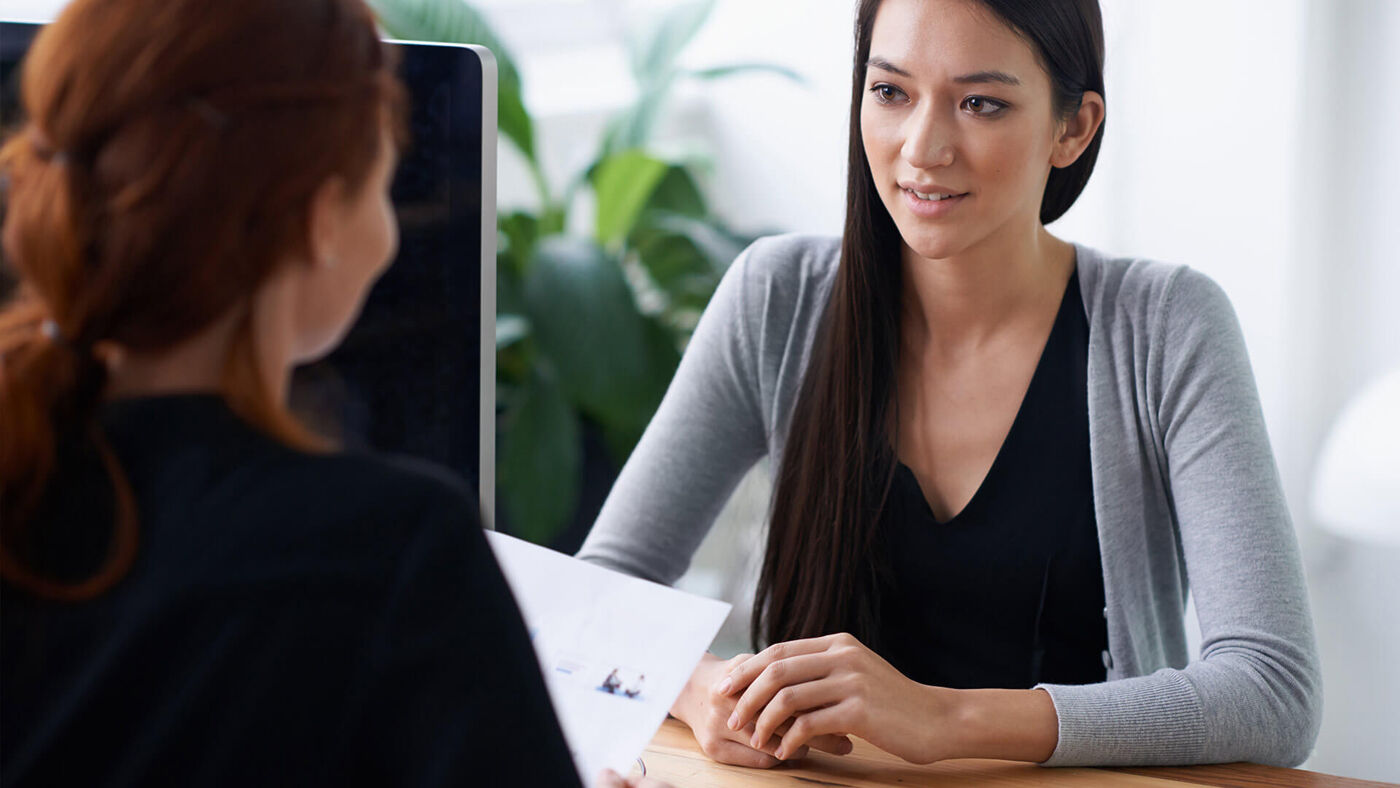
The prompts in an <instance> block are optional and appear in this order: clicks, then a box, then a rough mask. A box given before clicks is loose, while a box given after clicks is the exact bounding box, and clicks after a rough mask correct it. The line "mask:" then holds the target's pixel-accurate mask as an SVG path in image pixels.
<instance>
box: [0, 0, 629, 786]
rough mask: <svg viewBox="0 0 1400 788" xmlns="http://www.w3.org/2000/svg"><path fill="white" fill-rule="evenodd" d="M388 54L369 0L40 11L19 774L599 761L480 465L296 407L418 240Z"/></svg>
mask: <svg viewBox="0 0 1400 788" xmlns="http://www.w3.org/2000/svg"><path fill="white" fill-rule="evenodd" d="M389 54H390V52H389V50H387V49H386V48H385V47H384V46H383V45H382V44H381V43H380V41H379V40H378V37H377V35H376V32H375V28H374V22H373V19H372V17H371V15H370V13H369V11H368V9H367V8H366V7H365V5H364V3H363V2H361V0H236V1H235V2H215V3H209V2H205V1H204V0H74V2H73V3H72V4H71V5H69V6H68V7H67V8H66V9H65V10H64V12H63V14H62V16H61V17H60V18H59V19H58V20H57V21H56V22H54V23H53V24H52V25H49V26H48V27H46V28H45V29H44V30H43V31H42V32H41V33H40V34H39V36H38V38H37V39H36V40H35V42H34V44H33V47H32V48H31V50H30V53H29V55H28V57H27V59H26V61H25V63H24V65H23V72H22V85H21V96H22V104H23V107H24V112H25V116H26V120H25V122H24V123H23V124H22V125H20V126H19V127H18V128H17V129H16V130H15V132H14V134H13V136H12V137H11V138H10V139H9V141H8V142H7V143H6V144H5V145H4V147H3V149H0V177H3V179H4V182H5V184H6V187H5V188H6V192H5V195H4V198H5V208H6V213H5V222H4V234H3V240H4V261H5V263H6V264H7V265H8V266H10V267H11V268H12V269H13V271H14V273H15V274H17V275H18V282H19V285H18V291H17V293H16V294H15V295H14V297H13V298H12V299H11V300H10V302H9V303H7V304H6V305H5V306H4V308H3V310H0V579H3V586H0V598H2V599H3V608H4V613H3V617H2V618H0V627H2V628H3V631H2V632H0V635H3V636H2V637H0V665H3V669H0V697H3V706H2V707H0V741H3V745H0V746H3V748H4V756H3V762H0V784H3V785H5V786H12V785H13V786H21V785H43V786H51V785H156V784H158V785H165V784H173V785H224V784H227V785H358V784H372V785H477V784H481V785H571V784H572V785H577V784H578V776H577V774H576V772H575V767H574V765H573V763H572V761H571V759H570V755H569V751H568V748H567V746H566V745H565V742H564V739H563V736H562V733H561V732H560V729H559V725H558V722H557V720H556V719H555V717H554V713H553V710H552V708H551V707H550V704H549V698H548V696H547V694H546V691H545V687H544V683H543V680H542V678H541V676H540V673H539V668H538V663H537V661H536V659H535V656H534V653H533V651H532V649H531V646H530V643H529V639H528V636H527V634H526V632H525V628H524V625H523V623H522V621H521V619H520V614H519V611H518V610H517V609H516V608H515V605H514V600H513V599H512V597H511V595H510V592H509V590H508V588H507V586H506V584H505V581H504V579H503V578H502V576H501V573H500V570H499V569H498V568H497V566H496V564H495V562H494V561H493V560H492V557H491V552H490V550H489V548H488V547H487V544H486V541H485V539H484V538H483V537H482V534H481V532H480V527H479V524H478V518H477V516H476V513H475V507H476V504H475V501H474V500H473V498H472V496H471V493H470V491H469V490H467V489H465V488H464V487H463V486H462V485H461V484H460V483H459V482H458V481H456V480H455V479H453V478H451V477H450V476H448V475H447V474H445V473H443V472H441V471H438V470H436V469H434V468H431V467H426V466H422V465H417V464H412V463H407V462H404V461H401V460H389V459H384V458H378V457H374V456H355V455H351V454H347V453H343V452H338V451H334V450H332V449H331V448H330V447H328V446H326V445H325V442H324V441H321V440H318V439H317V438H315V437H314V436H313V435H311V434H310V433H308V432H307V431H306V430H304V429H302V428H301V427H300V426H299V425H298V424H297V423H296V422H295V421H294V420H293V419H292V418H291V416H290V415H289V414H288V413H287V410H286V407H285V402H286V391H287V385H288V381H289V377H290V374H291V369H292V367H293V365H294V364H296V363H300V362H303V361H307V360H310V359H313V358H316V357H319V356H321V355H324V354H325V353H327V352H329V350H330V349H331V348H332V347H334V346H335V345H336V344H337V343H338V342H339V341H340V338H341V337H342V336H343V335H344V333H345V331H346V330H347V329H348V327H349V325H350V324H351V323H352V322H353V319H354V317H355V315H356V313H357V312H358V311H359V308H360V305H361V303H362V302H363V299H364V296H365V294H366V292H367V291H368V289H369V287H370V285H371V284H372V283H373V281H374V280H375V279H376V278H377V277H378V275H379V274H380V273H381V272H382V271H383V270H384V268H385V267H386V266H387V265H388V263H389V261H390V260H391V259H392V257H393V255H394V249H395V246H396V243H397V226H396V224H395V221H394V214H393V209H392V206H391V203H390V200H389V186H390V183H391V180H392V175H393V171H394V166H395V161H396V158H397V147H398V145H399V143H400V142H401V141H402V139H403V135H402V133H401V127H402V123H403V115H404V113H403V107H404V91H403V88H402V86H401V84H400V83H399V81H398V79H397V78H396V77H395V75H394V64H393V63H392V62H391V60H390V58H389V57H388V56H389ZM527 731H528V732H529V733H531V734H532V735H531V736H530V737H528V739H526V738H522V736H521V734H522V732H527ZM603 784H606V785H621V784H622V783H621V779H620V778H618V777H617V776H616V775H610V776H608V777H606V778H605V781H604V783H603Z"/></svg>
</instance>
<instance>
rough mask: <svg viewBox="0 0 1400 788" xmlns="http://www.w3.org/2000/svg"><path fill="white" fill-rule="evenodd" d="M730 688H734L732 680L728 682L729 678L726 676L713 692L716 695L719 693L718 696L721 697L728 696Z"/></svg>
mask: <svg viewBox="0 0 1400 788" xmlns="http://www.w3.org/2000/svg"><path fill="white" fill-rule="evenodd" d="M732 686H734V682H733V681H732V680H730V678H729V677H728V676H725V677H724V681H721V682H720V683H719V686H718V687H715V692H717V693H719V694H721V695H728V694H729V688H730V687H732Z"/></svg>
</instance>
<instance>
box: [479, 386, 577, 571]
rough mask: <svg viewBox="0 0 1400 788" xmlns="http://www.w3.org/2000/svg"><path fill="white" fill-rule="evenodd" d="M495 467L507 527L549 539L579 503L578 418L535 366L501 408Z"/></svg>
mask: <svg viewBox="0 0 1400 788" xmlns="http://www.w3.org/2000/svg"><path fill="white" fill-rule="evenodd" d="M502 432H503V433H504V434H503V435H502V437H501V444H502V446H501V459H500V463H499V465H498V467H497V470H498V475H499V482H498V487H499V488H500V491H501V499H502V502H503V503H504V504H505V506H506V512H507V514H508V517H509V521H510V526H511V531H512V532H513V533H514V534H515V535H517V536H519V537H521V538H522V539H527V540H529V541H531V542H534V543H536V544H548V543H549V542H550V540H551V539H553V537H554V535H555V534H557V533H558V532H559V530H560V529H561V528H562V527H563V526H564V525H565V524H566V523H567V522H568V519H569V517H570V516H571V515H572V514H573V512H574V507H575V506H576V505H577V504H578V489H579V470H580V465H581V462H582V460H581V458H580V454H581V451H582V449H581V443H580V438H579V424H578V418H577V417H576V416H575V415H574V412H573V409H572V408H570V407H569V403H568V401H567V400H566V399H565V398H564V393H563V392H562V391H561V390H560V388H559V387H558V386H557V385H556V384H555V383H554V382H553V381H551V380H549V378H548V377H547V376H545V375H544V374H541V373H540V371H539V370H536V371H534V372H533V373H532V374H531V375H530V377H529V378H528V379H527V381H526V383H525V385H524V386H523V387H522V388H521V390H520V391H518V392H517V399H516V402H515V403H514V407H512V408H510V409H509V410H508V411H507V413H506V418H505V426H504V429H503V430H502Z"/></svg>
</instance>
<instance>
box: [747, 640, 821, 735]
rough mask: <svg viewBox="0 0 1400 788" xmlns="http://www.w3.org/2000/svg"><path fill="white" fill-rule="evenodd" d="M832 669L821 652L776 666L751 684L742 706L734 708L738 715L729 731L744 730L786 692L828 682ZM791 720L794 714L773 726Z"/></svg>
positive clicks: (784, 716)
mask: <svg viewBox="0 0 1400 788" xmlns="http://www.w3.org/2000/svg"><path fill="white" fill-rule="evenodd" d="M831 667H832V666H831V659H830V657H829V656H828V655H827V654H825V653H820V652H819V653H816V654H801V655H799V656H795V657H787V658H785V659H780V660H778V661H777V662H774V663H772V664H771V665H769V666H768V667H766V668H764V670H763V672H762V673H760V674H759V675H758V677H757V678H755V679H754V680H753V682H752V683H750V684H749V687H748V689H746V690H744V694H743V695H742V696H740V698H739V702H738V703H736V704H734V713H733V714H731V715H730V717H729V727H730V728H732V729H736V730H737V729H738V728H742V727H743V726H745V725H747V724H748V723H749V721H750V720H752V719H753V718H754V717H755V716H757V715H758V713H759V712H761V711H763V709H764V708H766V707H767V706H768V705H769V704H770V703H772V702H773V698H774V697H775V696H777V694H778V693H779V692H780V691H782V689H783V688H785V687H792V686H794V685H800V684H803V683H805V682H811V681H815V680H817V679H820V678H824V677H826V676H827V675H829V674H830V673H831ZM802 710H803V709H792V711H802ZM790 716H792V714H791V713H789V714H784V715H783V716H781V717H779V718H778V719H777V720H776V721H774V723H773V724H774V725H775V726H776V725H777V724H778V723H780V722H782V721H783V720H785V719H787V718H788V717H790Z"/></svg>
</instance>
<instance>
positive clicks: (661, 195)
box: [646, 164, 709, 219]
mask: <svg viewBox="0 0 1400 788" xmlns="http://www.w3.org/2000/svg"><path fill="white" fill-rule="evenodd" d="M646 207H647V210H648V211H664V212H666V213H669V214H680V215H682V216H691V217H694V218H697V219H698V218H701V217H703V216H705V215H706V214H708V213H709V206H708V205H706V203H705V196H704V195H703V194H701V193H700V186H699V184H697V183H696V182H695V177H694V176H693V175H691V173H690V169H689V168H688V167H685V166H684V165H680V164H672V165H671V166H670V167H669V168H668V169H667V170H666V175H665V177H663V178H662V179H661V182H660V183H658V184H657V185H656V189H654V190H653V191H652V193H651V199H649V200H647V206H646Z"/></svg>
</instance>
